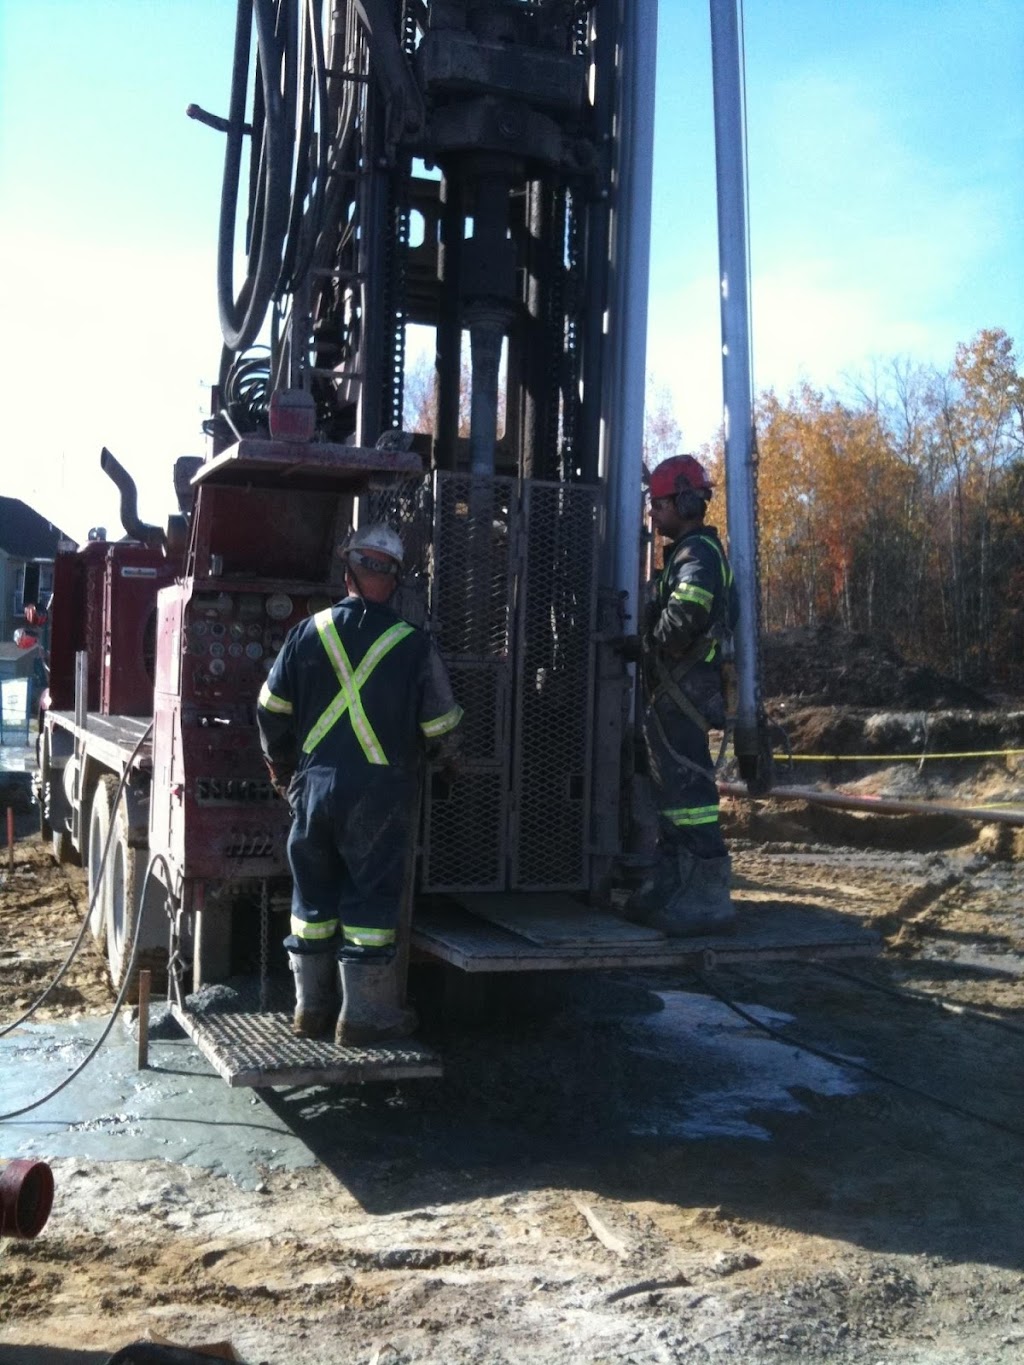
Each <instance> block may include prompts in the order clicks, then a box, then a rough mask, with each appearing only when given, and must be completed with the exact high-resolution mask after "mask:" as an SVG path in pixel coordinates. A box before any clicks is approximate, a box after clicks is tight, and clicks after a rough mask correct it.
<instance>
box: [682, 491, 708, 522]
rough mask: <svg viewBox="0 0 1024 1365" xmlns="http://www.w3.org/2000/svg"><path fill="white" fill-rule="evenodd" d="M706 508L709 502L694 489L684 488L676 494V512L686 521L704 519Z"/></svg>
mask: <svg viewBox="0 0 1024 1365" xmlns="http://www.w3.org/2000/svg"><path fill="white" fill-rule="evenodd" d="M706 507H707V500H706V499H705V497H704V495H703V494H702V493H698V492H697V491H696V489H694V488H682V489H680V490H679V492H678V493H677V494H676V511H677V512H678V513H679V515H680V516H681V517H682V518H683V519H684V520H685V521H692V520H693V518H694V517H702V516H703V515H704V510H705V508H706Z"/></svg>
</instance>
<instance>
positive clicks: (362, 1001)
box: [257, 525, 462, 1045]
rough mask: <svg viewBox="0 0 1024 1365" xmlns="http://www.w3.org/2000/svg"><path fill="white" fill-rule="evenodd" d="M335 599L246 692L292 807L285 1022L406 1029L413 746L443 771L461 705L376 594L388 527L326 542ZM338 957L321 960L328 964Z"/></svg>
mask: <svg viewBox="0 0 1024 1365" xmlns="http://www.w3.org/2000/svg"><path fill="white" fill-rule="evenodd" d="M340 553H341V554H342V556H343V558H344V560H345V585H346V588H347V591H348V595H347V596H346V597H345V598H344V600H343V601H341V602H338V603H336V604H335V605H334V606H333V607H328V608H327V609H325V610H324V611H321V612H318V613H317V614H316V615H315V616H312V617H310V618H308V619H307V620H305V621H303V622H301V623H300V624H299V625H297V626H295V627H294V628H293V629H292V630H291V631H290V632H289V634H288V638H287V639H286V640H285V643H284V647H283V649H282V650H281V652H280V654H279V655H278V656H277V659H276V660H275V662H274V666H273V668H272V669H271V672H270V675H269V677H268V678H267V681H266V683H265V684H264V685H263V688H262V690H261V691H260V696H259V704H258V707H257V719H258V723H259V729H260V739H261V743H262V747H263V753H264V757H265V759H266V761H267V766H268V768H269V769H270V774H271V780H272V781H273V783H274V786H275V788H276V789H277V790H278V791H279V792H280V793H281V794H283V795H286V797H287V800H288V803H289V805H290V807H291V810H292V827H291V832H290V834H289V837H288V861H289V864H290V867H291V871H292V878H293V882H294V890H293V895H292V920H291V934H290V935H289V937H288V938H286V939H285V946H286V948H287V949H288V955H289V960H290V963H291V967H292V971H293V973H294V975H295V984H296V1008H295V1017H294V1021H293V1025H292V1027H293V1029H294V1031H295V1032H296V1033H298V1034H300V1035H302V1036H306V1037H320V1036H323V1035H324V1034H326V1033H328V1032H329V1031H330V1027H331V1023H332V1022H333V1018H334V1010H335V978H336V977H338V978H339V980H340V987H341V993H342V1007H341V1012H340V1014H339V1015H338V1020H337V1027H336V1031H335V1041H336V1042H337V1043H338V1044H339V1045H342V1044H363V1043H372V1042H378V1041H383V1040H385V1039H390V1038H401V1037H406V1036H408V1034H409V1033H411V1032H412V1031H413V1030H414V1029H415V1027H416V1019H415V1015H414V1014H413V1012H412V1011H411V1010H408V1009H406V1008H405V1007H404V1005H403V1003H402V999H401V992H400V989H399V985H398V981H397V976H396V972H395V948H396V930H397V928H398V922H399V914H400V909H401V904H402V893H403V885H404V878H405V869H406V866H407V860H408V854H409V851H410V847H411V841H412V839H413V838H414V837H415V830H414V829H413V821H414V818H415V811H416V804H417V803H416V797H417V791H418V783H419V763H420V755H421V753H422V752H423V749H424V747H425V746H430V747H431V748H432V750H433V753H432V757H436V758H437V759H438V760H439V761H440V762H441V763H442V764H443V765H445V766H447V768H448V769H449V771H451V770H452V769H453V767H454V762H455V751H456V739H457V737H456V734H455V731H456V727H457V726H458V724H459V721H460V720H461V718H462V709H461V707H459V706H458V705H457V704H456V702H455V699H454V697H453V695H452V690H451V685H450V683H449V680H448V674H447V672H446V670H445V667H444V664H443V663H442V661H441V658H440V655H439V654H438V653H437V650H436V649H435V647H434V645H433V643H432V641H431V640H430V638H429V637H428V636H427V635H426V634H425V633H424V632H423V631H421V630H418V629H416V628H415V627H414V626H411V625H410V624H409V623H408V622H407V621H404V620H402V619H401V618H400V617H399V616H398V615H397V614H396V613H395V612H394V611H393V610H392V608H391V606H390V605H389V603H390V600H391V597H392V595H393V593H394V591H395V588H396V587H397V585H398V580H399V574H400V572H401V567H402V558H403V547H402V542H401V540H400V539H399V537H398V535H397V534H396V533H395V532H394V531H393V530H391V528H390V527H388V526H384V525H371V526H367V527H365V528H362V529H360V530H359V531H357V532H356V533H355V534H354V535H353V537H352V538H351V540H350V541H349V543H348V544H347V545H346V546H345V547H343V549H342V550H341V551H340ZM336 962H337V963H338V966H337V967H336V966H335V963H336Z"/></svg>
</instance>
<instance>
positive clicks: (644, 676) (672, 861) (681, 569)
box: [624, 455, 738, 937]
mask: <svg viewBox="0 0 1024 1365" xmlns="http://www.w3.org/2000/svg"><path fill="white" fill-rule="evenodd" d="M712 491H713V490H712V485H711V481H710V479H709V478H708V476H707V472H706V470H705V469H704V466H703V465H702V464H701V463H700V461H699V460H696V459H694V457H693V456H692V455H673V456H672V457H671V458H670V459H667V460H663V461H662V462H661V463H660V464H659V465H658V466H657V468H655V469H654V470H653V471H652V473H651V476H650V481H649V484H648V489H647V496H648V498H649V500H650V515H651V522H652V525H653V527H654V530H655V531H656V532H657V533H658V534H659V535H662V536H665V537H667V539H668V540H669V541H670V542H671V544H670V546H669V548H668V549H667V551H666V553H665V560H664V568H663V569H662V571H661V574H660V576H659V577H658V578H657V579H656V580H655V581H654V583H652V584H651V587H650V591H649V598H648V602H647V604H646V606H645V610H644V618H643V622H642V629H641V633H640V635H639V637H627V642H624V643H625V644H626V649H625V652H626V653H627V655H629V656H630V657H634V658H637V659H638V660H639V662H640V664H641V680H642V684H643V689H644V738H645V742H646V748H647V755H648V764H649V771H650V777H651V783H652V787H653V789H654V796H655V800H656V804H657V810H658V852H659V857H658V862H657V864H656V865H655V867H654V869H653V871H652V873H651V875H650V876H649V877H648V878H647V879H646V881H645V882H644V883H643V885H642V886H641V887H640V888H639V890H638V891H636V892H634V894H633V895H632V896H631V897H630V900H629V902H628V906H627V910H626V914H627V916H628V917H629V918H630V919H632V920H635V921H637V922H639V923H643V924H648V925H651V926H652V927H653V928H657V929H660V930H661V931H662V932H663V933H666V934H669V935H670V936H674V937H675V936H686V935H693V934H704V933H714V932H721V931H727V930H730V929H731V928H732V927H733V921H734V919H735V910H734V908H733V905H732V901H731V899H730V895H729V880H730V863H729V855H728V850H727V848H726V846H725V842H724V840H723V838H722V832H721V829H720V827H719V821H718V788H717V785H716V783H715V772H714V764H713V762H712V760H711V751H710V747H709V744H708V731H709V730H710V729H721V728H722V727H723V726H724V725H725V698H724V689H723V683H722V657H723V652H724V651H727V650H729V649H731V640H732V631H733V628H734V626H735V623H736V618H737V614H738V601H737V594H736V587H735V584H734V581H733V574H732V570H731V568H730V567H729V561H728V559H727V557H726V553H725V550H724V549H723V547H722V542H721V540H720V539H719V536H718V532H717V530H716V529H715V528H714V527H713V526H709V525H707V524H706V522H705V514H706V512H707V507H708V503H709V502H710V500H711V496H712Z"/></svg>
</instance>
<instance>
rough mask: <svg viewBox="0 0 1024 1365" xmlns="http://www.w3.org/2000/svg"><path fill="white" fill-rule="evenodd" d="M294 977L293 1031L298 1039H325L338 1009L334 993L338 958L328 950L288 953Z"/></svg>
mask: <svg viewBox="0 0 1024 1365" xmlns="http://www.w3.org/2000/svg"><path fill="white" fill-rule="evenodd" d="M288 962H289V964H290V965H291V969H292V972H293V973H294V976H295V1014H294V1016H293V1018H292V1032H293V1033H297V1034H298V1035H299V1037H300V1038H326V1037H327V1035H328V1034H329V1033H330V1031H331V1025H332V1024H333V1022H334V1017H335V1015H336V1014H337V1011H338V1001H337V997H336V995H335V992H334V981H335V975H336V972H335V969H336V967H337V958H336V957H335V956H334V953H333V952H329V953H289V954H288Z"/></svg>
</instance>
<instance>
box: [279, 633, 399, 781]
mask: <svg viewBox="0 0 1024 1365" xmlns="http://www.w3.org/2000/svg"><path fill="white" fill-rule="evenodd" d="M313 619H314V621H315V623H316V628H317V632H318V634H319V636H320V642H321V644H322V645H323V647H324V649H325V650H326V651H327V657H328V658H329V659H330V661H331V666H332V667H333V669H334V672H335V676H336V677H337V679H338V682H339V684H340V687H341V691H340V692H339V693H338V695H337V696H336V697H335V698H334V700H333V701H332V702H331V704H330V706H328V708H327V710H326V711H324V713H323V715H322V716H321V717H320V719H319V720H318V721H317V722H316V724H315V725H314V726H313V728H312V730H310V732H309V734H308V735H307V736H306V740H305V743H304V744H303V746H302V751H303V753H306V754H308V753H312V751H313V750H314V749H315V748H316V746H317V745H318V744H319V743H320V741H321V740H322V739H323V738H324V736H325V735H326V734H327V733H328V731H329V730H331V729H332V727H333V726H334V725H336V724H337V722H338V721H339V720H340V719H341V717H342V716H343V715H344V714H345V712H346V711H348V713H349V720H350V721H351V722H352V729H353V731H354V732H355V736H356V739H358V741H359V745H360V747H361V749H362V751H363V753H364V754H365V755H366V759H367V761H368V762H370V763H374V764H378V765H386V764H387V761H388V760H387V755H386V754H385V753H384V750H383V749H382V748H381V744H380V740H379V739H378V738H377V736H376V735H375V734H374V731H373V726H372V725H371V724H370V719H369V717H368V716H367V714H366V712H365V710H364V709H363V704H362V702H361V701H360V699H359V693H360V691H361V690H362V688H363V686H364V685H365V683H366V680H367V678H369V676H370V674H371V673H372V672H373V670H374V669H375V668H376V667H377V665H378V664H379V663H380V661H381V659H383V658H384V656H385V654H387V653H389V652H390V651H391V650H392V649H394V647H395V645H397V644H398V642H399V641H400V640H404V639H405V637H406V636H407V635H411V634H412V630H413V628H412V626H410V625H408V624H407V623H406V622H405V621H396V622H395V624H394V625H393V626H391V627H389V628H388V629H387V630H386V631H385V632H384V634H383V635H381V636H378V638H377V639H376V640H375V641H374V642H373V644H372V645H371V646H370V648H369V649H368V650H367V651H366V656H365V657H364V658H363V660H362V661H361V663H360V664H359V667H358V668H357V669H355V670H354V671H353V668H352V663H351V661H350V659H349V657H348V654H347V653H346V652H345V646H344V645H343V644H342V643H341V636H340V635H339V634H338V630H337V627H336V626H335V624H334V616H333V613H332V612H331V610H330V609H329V608H328V609H327V610H325V611H321V612H318V613H317V615H316V616H315V617H314V618H313Z"/></svg>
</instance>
